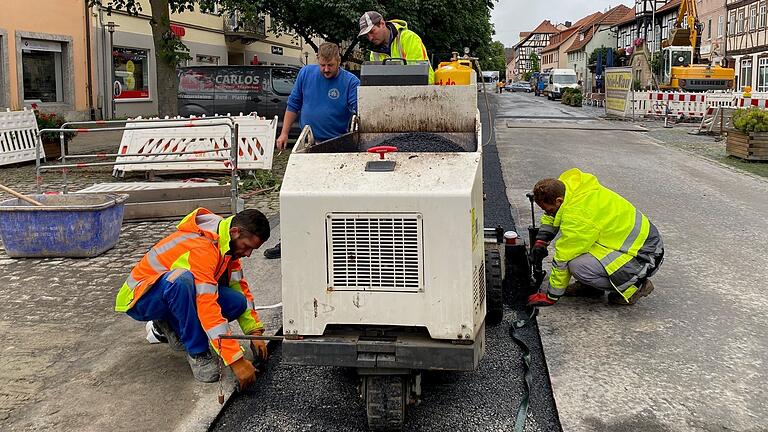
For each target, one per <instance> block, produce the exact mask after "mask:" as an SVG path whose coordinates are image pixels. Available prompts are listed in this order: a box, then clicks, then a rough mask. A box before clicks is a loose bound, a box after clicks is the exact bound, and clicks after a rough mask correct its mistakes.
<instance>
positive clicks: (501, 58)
mask: <svg viewBox="0 0 768 432" xmlns="http://www.w3.org/2000/svg"><path fill="white" fill-rule="evenodd" d="M488 51H489V56H488V57H481V58H480V67H482V68H483V70H484V71H499V77H501V78H504V79H506V71H507V57H506V54H505V53H504V44H503V43H501V42H499V41H493V42H491V44H490V46H489V48H488Z"/></svg>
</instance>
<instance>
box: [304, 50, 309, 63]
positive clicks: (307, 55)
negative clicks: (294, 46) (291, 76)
mask: <svg viewBox="0 0 768 432" xmlns="http://www.w3.org/2000/svg"><path fill="white" fill-rule="evenodd" d="M308 63H309V53H308V52H307V51H304V66H306V65H307V64H308Z"/></svg>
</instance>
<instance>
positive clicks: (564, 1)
mask: <svg viewBox="0 0 768 432" xmlns="http://www.w3.org/2000/svg"><path fill="white" fill-rule="evenodd" d="M619 4H624V5H626V6H629V7H633V5H634V4H635V2H634V1H632V0H624V1H623V2H622V1H619V0H613V1H609V0H552V1H549V2H547V1H531V0H499V1H498V2H497V3H496V6H495V7H494V9H493V11H491V20H492V22H493V24H494V28H495V29H496V34H495V35H494V36H493V39H494V40H498V41H501V42H503V43H504V46H506V47H512V46H513V45H514V44H516V43H517V41H518V40H519V37H518V35H519V34H520V32H524V31H531V30H533V29H534V28H535V27H536V26H537V25H539V24H540V23H541V22H542V21H544V20H545V19H548V20H550V21H551V22H552V24H557V23H563V22H565V21H571V22H576V21H578V20H580V19H581V18H584V17H585V16H587V15H589V14H591V13H594V12H597V11H600V12H604V11H605V10H606V8H608V7H614V6H618V5H619Z"/></svg>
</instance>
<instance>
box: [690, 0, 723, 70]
mask: <svg viewBox="0 0 768 432" xmlns="http://www.w3.org/2000/svg"><path fill="white" fill-rule="evenodd" d="M697 6H698V11H699V22H701V24H702V31H701V35H699V39H700V40H701V45H700V47H699V54H700V56H701V59H702V60H707V61H709V62H710V63H712V64H720V63H722V61H723V59H724V58H725V23H726V19H727V17H728V11H727V9H726V7H725V2H723V0H701V1H700V2H699V3H698V4H697Z"/></svg>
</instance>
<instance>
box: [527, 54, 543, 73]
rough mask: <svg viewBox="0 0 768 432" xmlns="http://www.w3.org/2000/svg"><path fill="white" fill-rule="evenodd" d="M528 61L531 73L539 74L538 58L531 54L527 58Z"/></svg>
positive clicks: (539, 62)
mask: <svg viewBox="0 0 768 432" xmlns="http://www.w3.org/2000/svg"><path fill="white" fill-rule="evenodd" d="M528 59H529V60H530V61H531V72H541V61H540V60H539V56H538V55H537V54H536V53H535V52H532V53H531V55H530V56H528Z"/></svg>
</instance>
